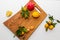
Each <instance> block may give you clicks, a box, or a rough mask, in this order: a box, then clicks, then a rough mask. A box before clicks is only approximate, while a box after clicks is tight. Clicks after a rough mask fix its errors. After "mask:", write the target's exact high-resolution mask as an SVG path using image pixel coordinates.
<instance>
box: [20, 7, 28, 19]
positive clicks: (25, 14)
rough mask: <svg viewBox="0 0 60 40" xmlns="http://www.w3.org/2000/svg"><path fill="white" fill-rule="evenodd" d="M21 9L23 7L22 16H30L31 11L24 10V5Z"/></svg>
mask: <svg viewBox="0 0 60 40" xmlns="http://www.w3.org/2000/svg"><path fill="white" fill-rule="evenodd" d="M21 9H22V13H21V14H22V17H24V18H25V19H27V18H28V17H29V11H28V10H26V11H24V9H23V7H22V8H21Z"/></svg>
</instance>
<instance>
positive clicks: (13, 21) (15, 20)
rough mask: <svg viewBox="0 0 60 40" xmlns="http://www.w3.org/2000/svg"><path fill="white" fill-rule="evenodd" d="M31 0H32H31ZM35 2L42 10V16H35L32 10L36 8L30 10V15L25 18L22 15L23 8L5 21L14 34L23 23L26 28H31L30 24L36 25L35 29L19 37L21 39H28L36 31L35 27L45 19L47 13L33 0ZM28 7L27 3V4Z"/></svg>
mask: <svg viewBox="0 0 60 40" xmlns="http://www.w3.org/2000/svg"><path fill="white" fill-rule="evenodd" d="M30 1H31V0H30ZM31 2H33V3H34V4H35V7H36V8H37V9H38V10H39V11H40V17H39V18H33V17H32V12H33V11H37V10H36V9H34V10H33V11H29V13H30V16H29V18H28V19H24V18H22V16H21V10H20V11H18V12H17V13H16V14H15V15H14V16H12V17H11V18H10V19H8V20H7V21H5V22H4V25H5V26H6V27H7V28H9V29H10V30H11V31H12V32H13V33H14V34H15V32H16V31H17V29H18V25H23V26H25V28H29V27H30V26H34V29H33V30H31V31H29V32H28V33H26V34H24V35H23V36H21V37H18V38H19V39H20V40H23V39H24V40H28V38H29V37H30V36H31V34H32V33H33V32H34V31H35V29H36V28H37V27H38V26H39V25H40V24H41V22H42V21H43V20H44V19H45V17H46V16H47V14H46V13H45V12H44V11H43V10H42V9H41V8H40V6H39V5H37V4H36V2H35V1H33V0H32V1H31ZM25 7H26V5H25Z"/></svg>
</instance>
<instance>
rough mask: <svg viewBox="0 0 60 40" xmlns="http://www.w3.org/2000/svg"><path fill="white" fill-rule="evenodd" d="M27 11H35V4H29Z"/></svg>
mask: <svg viewBox="0 0 60 40" xmlns="http://www.w3.org/2000/svg"><path fill="white" fill-rule="evenodd" d="M27 9H28V10H29V11H32V10H34V3H33V2H29V3H28V4H27Z"/></svg>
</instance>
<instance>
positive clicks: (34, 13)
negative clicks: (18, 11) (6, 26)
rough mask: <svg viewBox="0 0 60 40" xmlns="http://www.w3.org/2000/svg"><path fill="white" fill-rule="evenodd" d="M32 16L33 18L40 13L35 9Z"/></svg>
mask: <svg viewBox="0 0 60 40" xmlns="http://www.w3.org/2000/svg"><path fill="white" fill-rule="evenodd" d="M32 16H33V17H35V18H37V17H39V16H40V13H39V12H37V11H35V12H33V13H32Z"/></svg>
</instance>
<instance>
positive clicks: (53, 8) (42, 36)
mask: <svg viewBox="0 0 60 40" xmlns="http://www.w3.org/2000/svg"><path fill="white" fill-rule="evenodd" d="M28 1H29V0H0V40H19V39H18V38H17V37H15V38H13V36H14V34H13V33H12V32H11V31H10V30H9V29H8V28H6V27H5V26H4V24H3V22H4V21H6V20H7V19H9V18H10V17H6V11H7V10H12V11H13V14H12V16H13V15H14V14H16V13H17V12H18V11H19V10H20V8H21V7H22V6H24V5H25V4H26V3H27V2H28ZM35 1H36V2H37V3H38V5H39V6H40V7H41V8H42V9H43V10H44V11H45V12H46V13H47V14H51V15H53V16H54V18H56V19H59V20H60V1H59V0H35ZM12 16H11V17H12ZM46 20H48V17H46V19H45V20H44V21H43V22H42V23H41V25H40V26H39V27H38V28H37V29H36V31H35V32H34V33H33V34H32V35H31V36H30V38H29V39H28V40H60V24H59V23H58V24H57V25H56V27H55V28H54V29H53V30H52V31H48V32H46V31H45V28H44V24H45V21H46Z"/></svg>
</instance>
